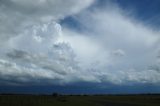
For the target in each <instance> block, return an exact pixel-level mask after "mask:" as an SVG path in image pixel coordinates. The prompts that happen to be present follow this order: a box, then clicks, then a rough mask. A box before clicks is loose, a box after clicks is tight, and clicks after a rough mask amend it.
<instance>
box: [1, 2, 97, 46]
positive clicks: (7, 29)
mask: <svg viewBox="0 0 160 106" xmlns="http://www.w3.org/2000/svg"><path fill="white" fill-rule="evenodd" d="M93 1H94V0H85V1H83V2H82V1H81V0H76V1H75V0H67V1H65V0H34V1H33V0H1V1H0V13H1V14H0V24H1V26H0V32H1V33H0V34H1V36H0V38H1V39H0V40H1V42H0V44H1V43H2V42H5V41H6V40H8V39H9V38H11V37H13V36H16V35H17V34H19V33H21V32H23V30H24V29H25V28H26V27H30V26H32V25H35V24H39V23H43V22H48V21H50V20H54V21H58V20H59V19H63V18H65V17H67V16H69V15H74V14H77V13H78V12H80V11H82V10H83V9H85V8H87V7H88V6H90V5H91V4H92V3H93Z"/></svg>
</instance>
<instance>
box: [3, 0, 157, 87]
mask: <svg viewBox="0 0 160 106" xmlns="http://www.w3.org/2000/svg"><path fill="white" fill-rule="evenodd" d="M93 2H94V1H93V0H85V1H84V2H82V1H81V0H76V1H75V0H67V2H66V1H64V0H58V1H57V0H35V1H33V0H27V1H23V0H8V1H5V0H1V1H0V12H1V13H2V14H1V15H0V20H1V21H0V23H1V25H3V26H1V27H0V40H1V41H0V46H1V48H0V80H1V81H0V83H1V84H15V85H23V84H24V85H25V84H40V85H41V84H42V85H44V84H70V83H75V82H94V83H113V84H135V83H154V84H159V83H160V72H159V70H158V69H157V68H156V67H159V63H158V61H159V58H157V57H158V56H159V32H158V31H156V30H154V29H152V28H151V27H149V26H145V25H144V24H143V22H140V21H138V20H136V19H134V18H132V17H130V16H128V15H127V14H126V10H122V9H120V8H119V7H118V6H115V5H113V4H110V5H111V6H108V5H107V6H108V7H107V8H101V7H96V6H95V7H92V8H88V7H89V6H91V4H92V3H93ZM93 6H94V5H93ZM68 16H69V17H72V18H73V19H74V20H76V22H77V24H78V25H79V26H80V27H83V28H82V30H78V31H77V30H75V29H76V27H75V28H73V27H69V26H67V25H65V24H62V25H60V23H61V20H65V19H66V17H68ZM71 24H72V22H71Z"/></svg>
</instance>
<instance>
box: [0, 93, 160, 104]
mask: <svg viewBox="0 0 160 106" xmlns="http://www.w3.org/2000/svg"><path fill="white" fill-rule="evenodd" d="M0 106H160V95H126V96H125V95H121V96H120V95H119V96H116V95H110V96H109V95H108V96H107V95H99V96H58V97H54V96H36V95H1V96H0Z"/></svg>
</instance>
